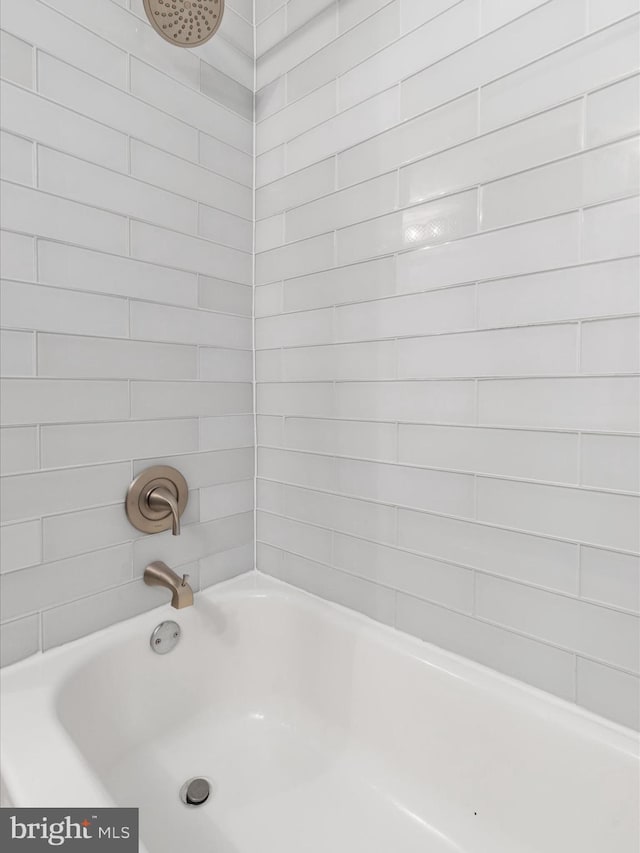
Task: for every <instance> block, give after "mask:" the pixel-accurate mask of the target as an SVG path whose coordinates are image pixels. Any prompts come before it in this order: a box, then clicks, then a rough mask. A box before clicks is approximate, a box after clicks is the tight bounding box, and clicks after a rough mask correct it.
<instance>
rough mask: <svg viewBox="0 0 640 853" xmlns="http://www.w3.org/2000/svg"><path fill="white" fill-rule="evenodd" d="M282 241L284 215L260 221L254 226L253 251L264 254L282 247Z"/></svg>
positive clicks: (283, 240) (280, 214)
mask: <svg viewBox="0 0 640 853" xmlns="http://www.w3.org/2000/svg"><path fill="white" fill-rule="evenodd" d="M284 242H285V239H284V214H282V213H279V214H278V215H277V216H270V217H269V218H268V219H261V220H259V221H258V222H256V224H255V250H256V252H266V251H268V250H269V249H275V247H276V246H282V244H283V243H284Z"/></svg>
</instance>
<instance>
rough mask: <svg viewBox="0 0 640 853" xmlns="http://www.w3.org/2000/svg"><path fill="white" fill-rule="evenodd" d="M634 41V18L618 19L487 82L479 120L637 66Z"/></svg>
mask: <svg viewBox="0 0 640 853" xmlns="http://www.w3.org/2000/svg"><path fill="white" fill-rule="evenodd" d="M552 5H553V4H552ZM548 6H549V4H546V7H548ZM544 8H545V7H544V6H543V7H541V9H542V10H544ZM523 20H524V21H526V20H527V19H526V18H524V19H523ZM637 43H638V22H637V20H634V19H631V20H628V21H622V22H621V23H619V24H616V25H615V26H613V27H610V28H609V29H606V30H602V31H601V32H597V33H594V34H593V35H592V36H589V37H588V38H585V39H581V40H579V41H576V42H575V43H574V44H572V45H569V46H568V47H566V48H565V49H564V50H561V51H555V52H554V53H551V54H550V55H549V56H547V57H544V58H543V59H539V60H538V61H537V62H533V63H531V64H530V65H526V66H525V67H524V68H521V69H520V70H519V71H516V72H515V73H513V74H509V75H508V76H506V77H503V78H501V79H500V80H496V81H495V82H493V83H490V84H489V85H488V86H486V87H485V88H484V89H483V90H482V93H481V107H480V126H481V127H482V128H483V129H484V130H491V129H492V128H495V127H500V126H501V125H504V124H508V123H509V122H511V121H515V120H516V119H518V118H520V117H522V116H525V115H530V114H531V113H534V112H539V111H540V110H543V109H545V108H546V107H550V106H552V105H553V104H558V103H561V102H562V101H566V100H568V99H569V98H574V97H576V96H577V95H581V94H583V93H585V92H588V91H590V90H592V89H596V88H598V87H599V86H603V85H605V84H606V83H609V82H613V81H614V80H616V79H617V78H619V77H623V76H624V75H625V74H629V73H631V72H633V71H635V70H637V66H638V56H637V54H638V51H637Z"/></svg>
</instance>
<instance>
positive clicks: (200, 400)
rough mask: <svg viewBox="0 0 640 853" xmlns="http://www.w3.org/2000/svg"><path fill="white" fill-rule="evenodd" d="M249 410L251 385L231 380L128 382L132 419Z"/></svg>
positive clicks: (217, 413) (203, 415)
mask: <svg viewBox="0 0 640 853" xmlns="http://www.w3.org/2000/svg"><path fill="white" fill-rule="evenodd" d="M251 409H252V399H251V385H248V384H242V383H231V382H219V383H216V382H132V383H131V410H132V416H133V417H134V418H172V417H211V416H215V415H232V414H233V415H235V414H244V413H246V412H250V411H251Z"/></svg>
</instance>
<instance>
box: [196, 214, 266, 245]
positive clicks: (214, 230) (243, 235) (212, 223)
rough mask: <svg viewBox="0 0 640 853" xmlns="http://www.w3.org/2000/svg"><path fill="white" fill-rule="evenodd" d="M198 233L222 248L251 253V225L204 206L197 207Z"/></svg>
mask: <svg viewBox="0 0 640 853" xmlns="http://www.w3.org/2000/svg"><path fill="white" fill-rule="evenodd" d="M198 233H199V234H201V235H202V236H203V237H206V238H207V239H208V240H213V241H214V242H215V243H222V245H223V246H231V247H232V248H234V249H240V251H242V252H251V251H253V223H252V222H250V221H249V220H248V219H242V218H241V217H239V216H233V215H232V214H231V213H226V212H225V211H224V210H218V209H217V208H215V207H208V206H207V205H206V204H200V205H198Z"/></svg>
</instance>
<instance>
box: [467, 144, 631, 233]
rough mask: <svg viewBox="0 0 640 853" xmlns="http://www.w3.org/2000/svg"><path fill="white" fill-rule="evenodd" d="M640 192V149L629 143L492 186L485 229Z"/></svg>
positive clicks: (485, 197)
mask: <svg viewBox="0 0 640 853" xmlns="http://www.w3.org/2000/svg"><path fill="white" fill-rule="evenodd" d="M639 191H640V147H639V145H638V141H637V140H628V141H626V142H620V143H618V144H616V145H610V146H607V147H606V148H597V149H595V150H594V151H588V152H586V153H585V154H579V155H578V156H576V157H570V158H568V159H566V160H560V161H559V162H557V163H552V164H551V165H549V166H541V167H540V168H538V169H533V170H532V171H529V172H523V173H521V174H519V175H515V176H513V177H511V178H505V179H504V180H501V181H497V182H495V183H491V184H489V185H488V186H485V187H484V188H483V191H482V227H483V228H498V227H500V226H501V225H510V224H511V223H513V222H519V221H521V220H524V219H539V218H541V217H543V216H551V215H553V214H555V213H560V212H562V211H564V210H572V209H574V208H577V207H584V206H586V205H590V204H597V203H599V202H604V201H609V200H611V199H615V198H620V197H623V196H627V195H632V194H637V193H638V192H639Z"/></svg>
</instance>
